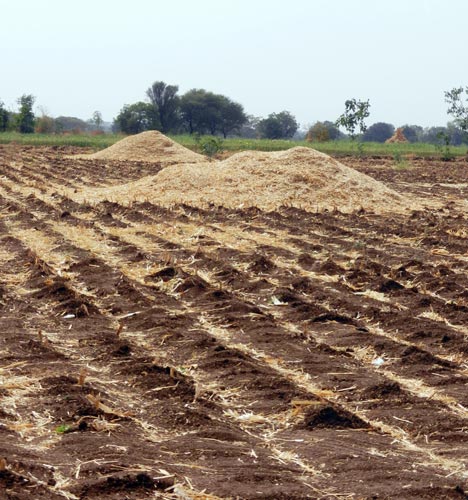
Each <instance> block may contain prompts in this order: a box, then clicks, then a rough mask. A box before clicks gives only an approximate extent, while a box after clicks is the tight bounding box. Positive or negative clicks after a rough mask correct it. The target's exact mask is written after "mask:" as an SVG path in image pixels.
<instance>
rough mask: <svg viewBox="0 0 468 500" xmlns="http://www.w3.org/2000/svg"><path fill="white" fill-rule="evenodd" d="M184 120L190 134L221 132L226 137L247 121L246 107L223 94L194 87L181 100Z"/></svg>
mask: <svg viewBox="0 0 468 500" xmlns="http://www.w3.org/2000/svg"><path fill="white" fill-rule="evenodd" d="M180 112H181V117H182V122H183V124H184V126H185V128H186V129H187V130H188V132H189V133H190V134H206V133H208V134H211V135H216V134H217V133H220V134H222V135H223V137H224V138H226V137H227V136H228V134H231V133H233V132H238V131H239V130H240V128H241V127H242V125H244V124H245V123H246V122H247V116H246V114H245V113H244V108H243V107H242V106H241V105H240V104H238V103H236V102H234V101H232V100H231V99H229V98H228V97H226V96H224V95H221V94H214V93H213V92H208V91H207V90H205V89H192V90H189V91H188V92H186V93H185V94H184V95H183V96H182V98H181V100H180Z"/></svg>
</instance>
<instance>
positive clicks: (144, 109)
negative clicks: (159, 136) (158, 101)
mask: <svg viewBox="0 0 468 500" xmlns="http://www.w3.org/2000/svg"><path fill="white" fill-rule="evenodd" d="M114 126H115V128H116V129H117V130H118V131H120V132H123V133H124V134H139V133H140V132H144V131H146V130H160V129H161V124H160V122H159V116H158V114H157V113H156V111H155V109H154V106H153V105H152V104H149V103H147V102H136V103H135V104H126V105H125V106H124V107H123V108H122V109H121V110H120V113H119V114H118V115H117V117H116V118H115V120H114Z"/></svg>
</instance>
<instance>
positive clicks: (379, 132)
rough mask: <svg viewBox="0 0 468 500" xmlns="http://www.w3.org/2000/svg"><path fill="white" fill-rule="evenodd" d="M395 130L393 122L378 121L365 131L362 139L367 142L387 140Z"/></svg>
mask: <svg viewBox="0 0 468 500" xmlns="http://www.w3.org/2000/svg"><path fill="white" fill-rule="evenodd" d="M394 132H395V127H394V126H393V125H392V124H391V123H384V122H377V123H374V124H372V125H371V126H370V127H369V128H368V129H367V130H366V131H365V132H364V134H363V136H362V140H363V141H365V142H385V141H386V140H387V139H390V137H392V135H393V134H394Z"/></svg>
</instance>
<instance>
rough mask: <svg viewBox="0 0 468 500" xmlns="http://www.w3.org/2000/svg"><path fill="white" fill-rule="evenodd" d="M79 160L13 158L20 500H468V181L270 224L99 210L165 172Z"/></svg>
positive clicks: (2, 397)
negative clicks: (398, 208) (136, 183)
mask: <svg viewBox="0 0 468 500" xmlns="http://www.w3.org/2000/svg"><path fill="white" fill-rule="evenodd" d="M77 152H79V151H77V150H70V149H64V150H60V149H59V150H57V149H52V148H27V147H22V148H20V147H18V146H3V147H2V148H1V149H0V240H1V243H2V244H1V246H0V269H1V273H0V312H1V314H0V322H1V332H2V334H1V336H0V383H1V386H0V433H1V434H2V436H3V439H2V440H1V441H0V497H1V498H8V499H18V500H19V499H30V498H44V499H54V500H55V499H59V498H69V499H76V498H78V499H91V498H92V499H126V498H131V499H143V498H166V499H172V498H173V499H176V498H180V499H186V498H193V499H202V498H205V499H207V500H208V499H210V498H225V499H227V498H233V499H234V498H239V499H272V498H275V499H305V498H312V499H314V498H316V499H337V498H338V499H374V498H378V499H384V498H385V499H406V498H408V499H410V498H411V499H433V498H444V499H445V498H447V499H466V498H467V494H466V491H467V490H468V473H467V469H466V466H467V461H468V458H467V457H468V454H467V414H468V411H467V408H468V393H467V391H466V384H467V380H468V370H467V369H468V365H467V353H468V337H467V333H468V330H467V319H468V286H467V284H468V277H467V272H468V243H467V230H466V223H467V221H466V218H467V217H466V211H465V210H464V203H465V199H466V194H467V187H466V186H467V185H468V175H467V166H466V164H465V163H463V162H461V161H460V162H454V163H450V164H438V163H436V162H431V161H422V160H421V161H414V162H413V164H414V166H413V167H411V168H405V169H401V168H394V166H393V165H392V164H390V162H389V161H388V160H381V159H374V160H367V161H366V162H359V161H356V162H355V163H354V165H352V164H351V166H355V167H356V168H358V169H359V170H361V171H363V172H365V173H367V174H369V175H371V176H373V177H374V178H376V179H378V180H381V181H384V182H385V183H386V184H387V185H388V186H389V187H391V188H392V189H395V190H397V191H399V192H400V193H404V194H412V195H415V196H423V197H426V198H427V200H428V204H430V203H429V201H430V200H431V199H436V200H438V201H439V202H441V203H442V207H441V208H439V209H437V210H435V209H427V210H421V211H414V212H412V213H410V214H407V215H402V214H390V215H385V216H383V215H375V214H372V213H369V212H361V213H359V214H342V213H340V212H338V211H337V212H334V213H330V212H325V213H322V214H311V213H308V212H304V211H301V210H297V209H282V210H279V211H276V212H270V213H266V212H261V211H259V210H254V209H251V210H226V209H219V208H213V209H211V210H200V209H195V208H192V207H189V206H179V207H176V208H175V209H172V210H169V209H164V208H162V207H158V206H155V205H152V204H149V203H139V204H138V203H135V204H133V205H132V206H130V207H128V206H123V205H119V203H109V202H102V203H99V204H96V205H90V204H87V203H82V204H78V203H76V202H74V201H72V200H71V199H69V198H66V197H64V196H63V195H61V194H59V193H58V191H57V186H60V185H62V186H68V187H76V188H79V187H81V186H83V185H84V184H85V185H88V186H96V187H98V186H104V185H110V184H118V183H120V182H127V181H128V180H132V179H138V178H139V177H141V176H143V175H150V174H153V173H156V172H157V169H158V166H157V165H155V164H151V165H149V164H144V163H128V162H127V163H124V162H102V161H95V162H93V163H90V162H89V161H81V162H80V161H74V160H71V159H66V158H65V157H64V156H65V154H72V153H77ZM344 163H347V164H350V161H348V162H347V161H346V160H345V161H344Z"/></svg>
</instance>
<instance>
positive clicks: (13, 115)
mask: <svg viewBox="0 0 468 500" xmlns="http://www.w3.org/2000/svg"><path fill="white" fill-rule="evenodd" d="M35 102H36V98H35V97H34V96H33V95H31V94H24V95H22V96H21V97H20V98H19V99H18V100H17V104H18V110H17V111H9V110H7V109H6V108H5V104H4V103H3V102H2V101H1V100H0V132H12V131H15V132H20V133H22V134H33V133H38V134H61V133H66V132H70V133H82V132H97V133H103V124H104V120H103V118H102V115H101V113H100V112H99V111H95V112H94V113H93V115H92V116H91V118H90V119H89V120H86V121H85V120H82V119H80V118H76V117H75V116H58V117H57V118H53V117H51V116H49V115H48V114H47V113H46V112H44V111H42V113H41V115H40V116H36V115H35V114H34V111H33V107H34V103H35Z"/></svg>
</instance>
